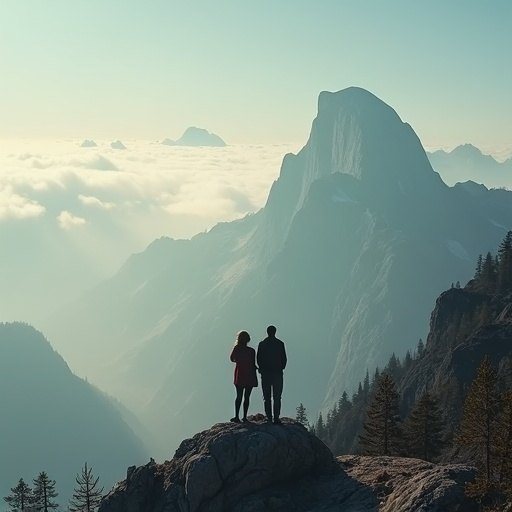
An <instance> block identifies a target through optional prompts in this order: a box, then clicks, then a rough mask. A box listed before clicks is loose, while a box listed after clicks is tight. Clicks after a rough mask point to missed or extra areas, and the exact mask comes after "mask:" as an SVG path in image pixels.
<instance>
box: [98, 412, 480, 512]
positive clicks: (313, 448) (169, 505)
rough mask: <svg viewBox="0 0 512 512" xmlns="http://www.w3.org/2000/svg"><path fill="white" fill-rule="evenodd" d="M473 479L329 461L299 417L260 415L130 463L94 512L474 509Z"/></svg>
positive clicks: (403, 463) (428, 467)
mask: <svg viewBox="0 0 512 512" xmlns="http://www.w3.org/2000/svg"><path fill="white" fill-rule="evenodd" d="M473 476H474V469H472V468H469V467H466V466H457V465H435V464H430V463H427V462H424V461H419V460H416V459H401V458H393V457H357V456H346V457H340V458H338V459H335V458H334V457H333V455H332V453H331V452H330V450H329V449H328V448H327V446H325V445H324V444H323V443H322V442H321V441H320V440H319V439H318V438H317V437H316V436H315V435H313V434H312V433H311V432H309V431H308V430H307V429H306V428H305V427H304V426H303V425H301V424H300V423H298V422H296V421H294V420H290V419H286V418H285V419H284V420H283V425H273V424H267V423H266V422H264V417H263V416H261V415H257V416H253V417H251V418H250V422H248V423H241V424H235V423H218V424H216V425H214V426H213V427H211V428H210V429H209V430H205V431H203V432H200V433H198V434H196V435H195V436H194V437H193V438H191V439H186V440H185V441H183V442H182V443H181V445H180V446H179V448H178V449H177V450H176V453H175V455H174V457H173V458H172V459H171V460H170V461H165V462H163V463H162V464H157V463H155V462H154V461H153V460H151V462H149V463H148V464H147V465H145V466H140V467H135V466H132V467H130V468H128V472H127V477H126V479H125V480H124V481H123V482H120V483H118V484H117V485H116V486H115V487H114V488H113V489H112V491H111V492H110V493H109V494H108V495H107V496H106V497H105V498H104V499H103V501H102V504H101V506H100V508H99V510H98V512H265V511H276V512H292V511H293V512H306V511H309V512H314V511H335V510H345V511H358V510H370V511H372V510H373V511H378V510H382V511H386V512H391V511H394V510H397V511H401V510H415V511H430V510H431V511H434V510H435V511H442V510H447V511H448V510H450V511H453V512H456V511H457V510H461V511H462V510H464V511H468V512H470V511H471V510H473V509H472V507H473V505H474V504H473V503H472V502H470V501H468V500H467V499H466V498H465V497H464V482H466V481H468V480H471V479H472V478H473ZM460 507H465V508H460Z"/></svg>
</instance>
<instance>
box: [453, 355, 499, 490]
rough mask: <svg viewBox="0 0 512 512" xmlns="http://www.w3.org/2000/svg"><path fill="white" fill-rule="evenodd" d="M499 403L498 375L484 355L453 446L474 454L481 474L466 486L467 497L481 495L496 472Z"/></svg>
mask: <svg viewBox="0 0 512 512" xmlns="http://www.w3.org/2000/svg"><path fill="white" fill-rule="evenodd" d="M501 409H502V402H501V397H500V393H499V382H498V374H497V373H496V371H495V370H494V369H493V368H492V366H491V362H490V360H489V357H488V356H485V357H484V360H483V361H482V363H481V365H480V366H479V368H478V370H477V375H476V378H475V380H474V382H473V384H472V386H471V389H470V391H469V394H468V396H467V398H466V400H465V401H464V407H463V413H462V420H461V425H460V432H459V435H458V436H457V443H458V444H459V445H460V446H463V447H468V448H469V449H470V451H471V453H473V454H474V458H475V462H476V464H477V466H478V467H479V468H480V469H481V471H482V473H481V475H480V476H479V477H478V478H477V479H476V481H475V483H474V484H469V485H468V494H470V495H472V496H483V495H485V494H486V493H487V492H488V491H489V489H490V488H491V487H492V484H493V481H495V476H496V475H495V472H496V464H497V462H498V461H497V460H496V450H497V444H498V434H499V418H500V412H501Z"/></svg>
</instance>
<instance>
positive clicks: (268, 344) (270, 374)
mask: <svg viewBox="0 0 512 512" xmlns="http://www.w3.org/2000/svg"><path fill="white" fill-rule="evenodd" d="M276 331H277V329H276V328H275V327H274V326H273V325H269V326H268V327H267V335H268V336H267V337H266V338H265V339H264V340H263V341H260V343H259V345H258V354H257V356H256V360H257V363H258V370H259V372H260V374H261V388H262V390H263V403H264V404H265V414H266V415H267V421H268V422H269V423H271V422H272V413H273V415H274V423H276V424H280V423H281V420H280V419H279V415H280V414H281V394H282V392H283V370H284V369H285V368H286V350H285V348H284V343H283V342H282V341H281V340H280V339H278V338H276ZM271 397H272V398H273V399H274V407H272V400H271Z"/></svg>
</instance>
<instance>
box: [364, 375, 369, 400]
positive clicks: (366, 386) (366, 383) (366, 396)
mask: <svg viewBox="0 0 512 512" xmlns="http://www.w3.org/2000/svg"><path fill="white" fill-rule="evenodd" d="M369 397H370V374H369V373H368V370H366V375H365V377H364V381H363V400H364V403H365V405H366V404H367V403H368V399H369Z"/></svg>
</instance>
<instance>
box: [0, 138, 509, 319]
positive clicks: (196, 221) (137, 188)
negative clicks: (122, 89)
mask: <svg viewBox="0 0 512 512" xmlns="http://www.w3.org/2000/svg"><path fill="white" fill-rule="evenodd" d="M95 142H96V144H97V146H95V147H81V143H82V141H79V140H58V141H49V140H0V289H1V290H2V293H1V294H0V321H12V320H22V321H26V322H29V323H32V324H34V325H36V326H37V324H38V322H39V321H40V320H42V319H44V318H45V317H46V316H47V315H48V314H50V313H51V312H53V311H55V310H56V309H58V308H59V307H60V306H62V305H64V304H65V303H67V302H69V301H71V300H73V299H74V298H76V297H78V296H79V295H80V294H81V293H83V291H84V290H86V289H87V288H89V287H93V286H95V285H97V284H98V283H99V282H101V281H103V280H104V279H107V278H109V277H110V276H112V275H114V274H115V272H116V271H117V270H118V269H119V268H120V267H121V265H122V264H123V263H124V262H125V261H126V259H127V258H128V257H129V256H130V255H131V254H133V253H136V252H140V251H143V250H144V249H145V248H146V247H147V245H148V244H150V243H151V242H152V241H153V240H155V239H156V238H159V237H161V236H169V237H173V238H190V237H192V236H194V235H195V234H197V233H199V232H203V231H206V230H209V229H210V228H211V227H213V226H214V225H215V224H216V223H218V222H222V221H230V220H234V219H237V218H240V217H243V216H244V215H246V214H247V213H251V212H254V211H257V210H258V209H260V208H261V207H262V206H264V204H265V201H266V199H267V196H268V193H269V190H270V187H271V185H272V183H273V181H274V180H276V179H277V177H278V176H279V171H280V167H281V163H282V160H283V157H284V155H285V154H286V153H290V152H292V153H297V152H298V151H299V150H300V149H301V147H302V144H274V145H231V146H227V147H223V148H208V147H200V148H193V147H180V146H166V145H163V144H160V143H159V142H157V141H126V140H124V141H123V143H124V145H125V146H126V149H114V148H112V147H111V141H98V140H97V141H95ZM435 149H438V147H433V146H432V147H428V150H430V151H433V150H435ZM444 149H446V148H444ZM484 152H487V153H488V154H493V155H494V156H495V158H497V159H498V160H504V159H505V158H507V157H508V156H510V154H511V151H510V150H509V149H505V148H484Z"/></svg>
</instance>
